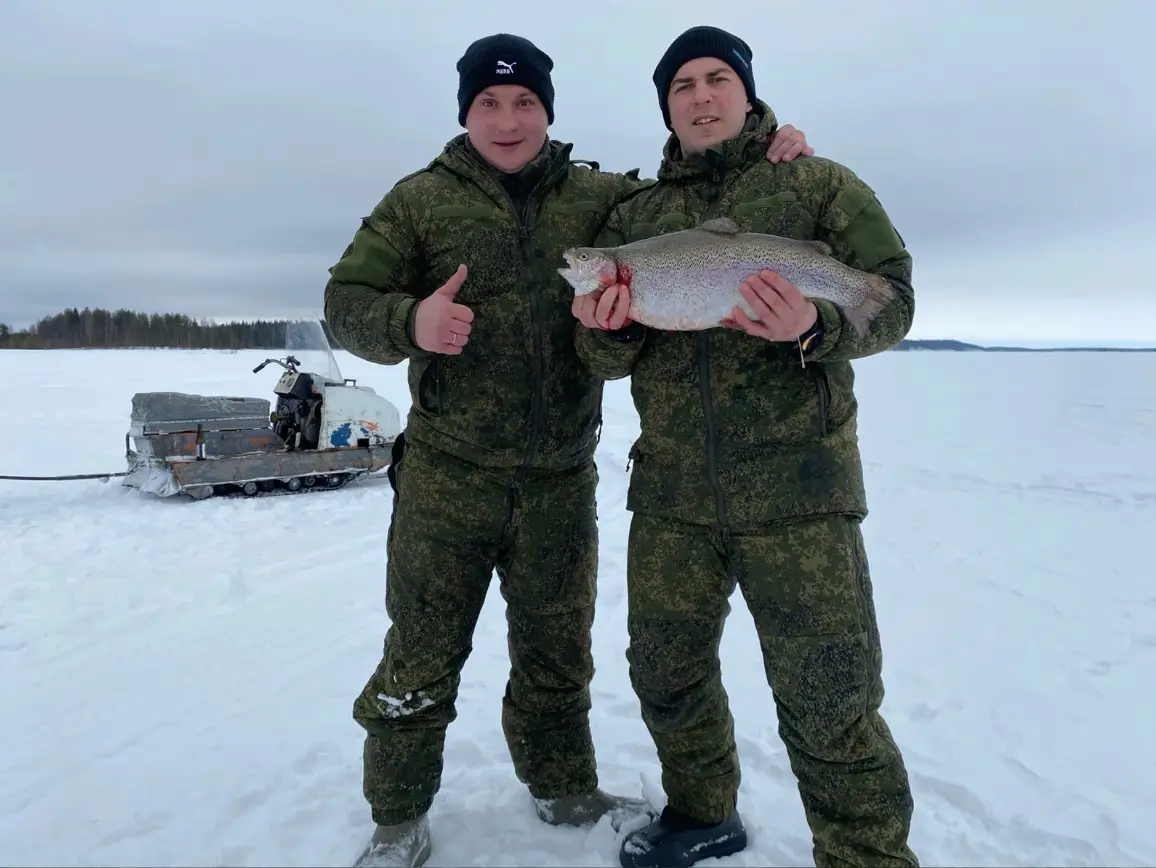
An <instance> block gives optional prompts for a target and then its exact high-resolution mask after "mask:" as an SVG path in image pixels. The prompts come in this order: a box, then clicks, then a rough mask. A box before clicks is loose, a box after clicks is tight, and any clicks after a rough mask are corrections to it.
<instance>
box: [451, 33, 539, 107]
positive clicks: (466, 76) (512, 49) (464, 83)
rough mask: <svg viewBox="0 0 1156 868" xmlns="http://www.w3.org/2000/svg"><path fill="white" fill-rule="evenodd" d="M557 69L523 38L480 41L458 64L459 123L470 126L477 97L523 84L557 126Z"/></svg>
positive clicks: (506, 35)
mask: <svg viewBox="0 0 1156 868" xmlns="http://www.w3.org/2000/svg"><path fill="white" fill-rule="evenodd" d="M553 69H554V61H553V60H551V59H550V57H549V55H547V54H546V53H545V52H544V51H542V50H541V49H540V48H538V46H536V45H535V44H534V43H533V42H531V41H530V40H528V39H523V38H522V37H521V36H513V35H511V34H509V33H496V34H494V35H493V36H485V37H483V38H481V39H479V40H477V41H476V42H474V43H472V44H471V45H470V47H469V48H467V49H466V53H465V54H463V55H462V59H461V60H459V61H458V123H459V124H461V125H462V126H463V127H464V126H465V125H466V114H467V113H468V112H469V110H470V104H471V103H473V101H474V97H476V96H477V95H478V94H479V93H481V92H482V91H483V90H485V89H486V88H487V87H492V86H493V85H496V84H520V85H522V86H523V87H526V88H529V89H530V90H532V91H533V92H534V93H535V94H537V96H538V99H540V100H542V105H543V106H545V108H546V119H547V120H548V121H549V123H554V84H553V82H552V81H551V80H550V72H551V71H552V70H553Z"/></svg>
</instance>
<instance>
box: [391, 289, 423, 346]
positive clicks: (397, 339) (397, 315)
mask: <svg viewBox="0 0 1156 868" xmlns="http://www.w3.org/2000/svg"><path fill="white" fill-rule="evenodd" d="M420 301H421V299H417V298H407V299H405V300H404V301H402V302H401V303H400V304H398V306H397V307H396V308H395V309H394V312H393V316H392V317H391V318H390V322H389V325H388V326H387V328H388V329H389V338H390V342H391V343H392V344H393V345H394V346H395V347H396V348H397V350H398V352H400V353H403V354H405V355H406V356H415V355H417V354H418V353H420V352H421V348H420V347H418V345H417V344H416V343H414V339H413V321H414V317H416V316H417V306H418V303H419V302H420Z"/></svg>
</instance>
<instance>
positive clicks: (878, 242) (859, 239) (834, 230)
mask: <svg viewBox="0 0 1156 868" xmlns="http://www.w3.org/2000/svg"><path fill="white" fill-rule="evenodd" d="M819 224H820V226H821V227H822V230H823V232H822V234H821V240H823V241H826V242H827V243H828V244H830V245H831V247H832V248H833V250H834V253H835V256H836V257H837V258H838V259H840V260H841V261H842V262H845V263H846V264H848V265H850V266H851V267H853V268H857V269H859V270H861V271H865V272H867V273H869V274H877V275H879V276H881V277H883V278H884V279H885V280H886V281H887V283H888V284H889V285H890V286H891V288H892V289H893V290H894V292H893V293H892V295H891V298H890V300H889V301H888V302H887V303H886V304H885V305H884V306H883V308H882V310H880V311H879V312H878V313H876V314H875V315H874V318H873V319H872V320H871V324H870V327H869V329H868V330H867V333H866V334H864V335H860V334H859V333H858V332H857V331H856V330H855V328H854V327H853V326H852V325H851V322H850V321H849V320H848V319H847V316H846V314H845V313H844V312H843V311H842V310H840V309H839V307H837V306H836V305H834V304H832V303H831V302H829V301H826V300H825V299H816V300H815V306H816V307H817V308H818V310H819V317H820V321H821V323H822V326H823V337H822V339H821V340H820V341H819V343H818V345H817V346H816V347H815V348H814V349H813V350H811V351H809V352H808V353H807V354H806V359H807V360H808V361H811V360H814V361H828V362H835V361H851V360H854V359H861V358H865V357H867V356H871V355H875V354H876V353H881V352H884V351H886V350H889V349H892V348H894V347H895V346H897V345H898V344H899V342H900V341H901V340H903V338H905V337H906V336H907V334H908V332H910V331H911V324H912V322H913V320H914V317H915V290H914V288H913V286H912V283H911V273H912V258H911V254H910V253H909V252H908V251H907V248H906V245H905V244H904V242H903V238H902V237H901V236H900V234H899V233H898V232H897V231H896V229H895V227H894V226H893V225H892V223H891V218H890V217H888V215H887V212H886V211H885V210H884V208H883V205H882V204H881V203H880V202H879V199H878V197H877V196H876V195H875V192H874V191H873V190H872V189H871V188H870V187H869V186H867V185H866V184H865V183H864V182H863V181H861V180H860V179H859V178H858V177H857V176H856V175H855V174H854V173H853V172H851V171H850V170H849V169H845V168H842V167H838V168H837V170H836V174H835V180H834V183H833V186H832V189H831V191H830V193H829V194H828V196H827V197H826V199H825V202H824V206H823V210H822V213H821V214H820V216H819Z"/></svg>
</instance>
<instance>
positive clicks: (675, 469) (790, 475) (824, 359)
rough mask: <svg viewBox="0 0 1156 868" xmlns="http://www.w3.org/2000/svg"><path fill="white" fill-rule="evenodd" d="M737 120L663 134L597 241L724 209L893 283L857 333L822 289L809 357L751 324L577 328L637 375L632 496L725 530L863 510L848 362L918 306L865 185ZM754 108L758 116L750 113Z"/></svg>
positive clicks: (640, 234) (599, 367)
mask: <svg viewBox="0 0 1156 868" xmlns="http://www.w3.org/2000/svg"><path fill="white" fill-rule="evenodd" d="M760 106H761V107H762V109H763V111H764V116H763V118H762V120H761V122H758V121H753V122H752V123H751V124H749V125H748V128H747V130H746V131H745V132H744V134H742V135H740V136H739V137H738V138H736V139H733V140H731V141H729V142H726V143H725V144H723V145H721V146H720V147H718V148H716V149H712V150H710V151H708V152H707V153H705V154H702V155H692V156H691V157H689V158H684V157H682V156H681V154H680V153H679V149H678V142H677V139H674V138H673V137H672V139H671V140H670V141H669V142H668V144H667V145H666V149H665V151H664V160H663V163H662V167H661V169H660V171H659V177H658V181H657V183H655V184H654V185H653V186H648V187H647V188H644V189H641V190H639V191H637V192H636V193H634V194H632V195H631V196H629V197H628V198H627V199H626V200H625V201H623V202H622V203H621V204H620V205H619V206H618V207H617V208H616V209H615V211H614V213H613V215H612V216H611V218H610V220H609V221H608V223H607V226H606V229H605V231H604V232H603V233H602V234H601V236H600V237H599V239H598V241H597V245H598V246H600V247H613V246H616V245H619V244H624V243H628V242H631V241H637V240H640V239H643V238H647V237H651V236H654V235H657V234H662V233H666V232H674V231H677V230H680V229H686V228H689V227H692V226H695V225H697V224H699V223H701V222H703V221H704V220H708V219H711V218H713V217H720V216H729V217H731V218H732V219H733V220H734V221H735V222H736V223H737V224H738V225H739V227H740V228H742V229H744V230H746V231H753V232H769V233H774V234H778V235H785V236H789V237H792V238H799V239H818V240H822V241H825V242H826V243H828V244H829V245H831V247H832V248H833V250H834V253H835V255H836V256H837V257H838V258H839V259H841V260H842V261H843V262H845V263H847V264H849V265H852V266H853V267H856V268H860V269H862V270H865V271H871V272H877V273H880V274H882V275H884V276H885V277H886V278H887V279H888V280H889V281H890V282H891V283H892V284H893V285H894V286H895V287H896V289H897V290H898V297H897V299H896V300H895V301H894V302H893V304H891V305H890V307H889V308H888V309H886V310H885V311H884V312H883V313H881V314H880V315H879V316H878V318H877V319H876V320H875V321H874V323H873V327H872V329H871V331H870V333H869V334H867V335H866V336H865V337H863V338H860V337H859V336H858V335H857V334H856V333H855V332H854V330H853V329H852V328H851V326H850V325H849V324H848V323H846V321H845V320H844V319H843V318H842V316H841V315H840V312H839V310H838V308H837V307H835V306H834V305H832V304H830V303H829V302H826V301H823V300H819V301H817V302H816V304H817V307H818V309H819V314H820V316H821V318H822V323H823V326H824V328H825V330H826V335H825V337H824V338H823V340H822V341H821V342H820V344H819V345H818V347H817V348H814V349H813V350H812V351H810V352H809V353H808V355H807V357H806V361H805V364H803V363H802V360H801V358H800V348H799V345H798V343H797V342H782V343H772V342H768V341H766V340H764V339H762V338H757V337H752V336H750V335H747V334H745V333H744V332H741V331H737V330H732V329H726V328H717V329H710V330H707V331H703V332H697V333H687V332H681V333H680V332H662V331H657V330H653V329H641V328H639V329H637V330H636V334H635V336H633V338H632V339H626V337H624V336H623V335H618V336H614V335H610V334H608V333H606V332H601V331H597V330H587V329H586V328H584V327H582V326H581V325H579V326H578V327H577V336H576V342H577V345H578V347H579V353H580V355H581V356H582V357H583V359H584V360H585V361H586V363H587V364H588V365H589V367H590V369H591V370H592V371H593V372H594V373H595V374H597V375H599V376H601V377H604V378H606V379H618V378H621V377H625V376H627V375H630V376H631V378H632V381H631V391H632V394H633V396H634V403H635V406H636V408H637V409H638V413H639V416H640V421H641V435H640V437H639V439H638V440H637V442H636V443H635V444H634V447H633V449H632V450H631V455H630V457H631V461H630V464H631V465H632V466H633V473H632V475H631V479H630V491H629V495H628V498H627V508H628V509H631V510H635V511H639V512H645V513H649V514H653V515H659V516H667V517H670V518H675V519H679V520H682V521H688V522H695V523H702V524H712V525H716V526H717V525H721V526H722V527H723V529H724V530H725V529H727V528H730V529H738V528H740V527H750V526H754V525H758V524H760V523H763V522H769V521H777V520H782V519H789V518H793V517H801V516H807V515H815V514H822V513H830V512H839V513H849V514H855V515H861V516H863V515H866V512H867V504H866V495H865V492H864V484H863V471H862V465H861V460H860V455H859V448H858V436H857V403H856V398H855V393H854V389H853V384H854V373H853V371H852V367H851V360H852V359H857V358H863V357H864V356H868V355H871V354H874V353H878V352H882V351H883V350H886V349H888V348H890V347H893V346H895V345H896V344H898V343H899V341H900V340H901V339H902V338H903V337H904V335H906V334H907V332H908V330H909V329H910V327H911V321H912V317H913V315H914V292H913V290H912V287H911V264H912V263H911V257H910V255H909V254H908V253H907V251H906V249H905V246H904V243H903V240H902V238H901V237H900V236H899V234H898V233H897V232H896V231H895V229H894V228H893V227H892V224H891V222H890V220H889V219H888V217H887V214H886V213H885V212H884V210H883V207H882V205H880V204H879V201H878V200H877V198H876V196H875V194H874V192H873V191H872V190H871V189H870V188H869V187H868V186H867V185H866V184H864V183H863V182H862V181H861V180H859V178H857V177H856V176H855V175H854V174H853V173H852V172H851V171H849V170H848V169H846V168H844V167H843V166H841V165H839V164H838V163H835V162H832V161H831V160H827V159H822V158H819V157H809V158H798V159H796V160H794V161H792V162H789V163H778V164H771V163H768V162H767V161H766V160H765V159H763V152H762V148H761V147H759V145H758V144H757V140H756V137H757V136H761V135H765V134H766V133H768V132H771V131H773V129H774V128H775V125H776V122H775V118H774V115H773V113H772V112H771V110H770V109H769V108H768V107H767V106H765V105H764V104H762V103H760ZM756 117H757V116H756Z"/></svg>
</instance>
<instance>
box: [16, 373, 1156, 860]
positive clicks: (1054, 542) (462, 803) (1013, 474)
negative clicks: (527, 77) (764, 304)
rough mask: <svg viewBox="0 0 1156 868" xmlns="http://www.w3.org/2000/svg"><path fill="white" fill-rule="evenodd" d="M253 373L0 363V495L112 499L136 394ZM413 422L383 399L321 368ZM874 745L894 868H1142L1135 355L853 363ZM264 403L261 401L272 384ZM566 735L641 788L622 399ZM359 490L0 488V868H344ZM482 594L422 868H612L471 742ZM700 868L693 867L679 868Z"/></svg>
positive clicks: (1141, 589)
mask: <svg viewBox="0 0 1156 868" xmlns="http://www.w3.org/2000/svg"><path fill="white" fill-rule="evenodd" d="M264 355H265V354H264V353H238V354H230V353H208V352H175V351H172V352H152V351H149V352H146V351H140V352H84V351H79V352H67V351H61V352H48V353H34V352H27V353H19V352H2V353H0V381H2V382H3V383H4V386H5V388H4V393H5V394H4V397H5V407H6V409H7V412H6V413H5V419H6V420H7V424H6V425H4V426H3V427H2V428H0V473H7V474H34V473H44V474H50V473H52V474H55V473H85V472H99V471H106V470H107V471H117V470H120V469H122V467H123V459H122V454H123V443H124V433H125V430H126V428H127V425H128V413H129V402H130V398H131V396H132V393H133V392H134V391H138V390H139V391H144V390H166V389H169V390H187V391H199V392H205V393H225V394H244V395H256V396H262V397H263V396H268V395H269V394H270V390H271V389H272V385H273V382H274V380H275V378H276V373H277V372H276V371H272V369H267V370H266V371H265V372H263V373H262V374H261V375H258V376H254V375H253V374H252V373H251V370H252V368H253V366H254V365H255V364H256V362H257V361H259V360H260V359H261V358H263V356H264ZM339 359H340V362H341V364H342V366H343V369H344V373H345V375H346V376H355V377H357V378H358V379H359V381H361V382H362V383H365V384H368V385H371V386H373V387H375V388H377V389H378V390H379V391H380V392H381V393H383V394H385V395H387V396H389V397H391V398H392V399H393V400H394V401H395V402H397V403H398V405H399V407H400V408H401V409H402V411H403V413H404V412H405V410H406V409H408V403H409V402H408V398H407V396H406V391H405V368H404V367H396V368H382V367H376V366H373V365H369V364H367V363H363V362H360V361H358V360H356V359H352V358H351V357H349V356H348V355H346V354H340V356H339ZM857 370H858V378H859V379H858V394H859V397H860V401H861V407H862V409H861V439H862V444H863V450H864V455H865V461H866V463H867V468H868V484H869V493H870V499H871V504H872V507H873V512H872V515H871V516H870V517H869V518H868V521H867V523H866V526H865V530H866V534H867V539H868V545H869V551H870V555H871V560H872V568H873V575H874V581H875V587H876V591H877V604H878V608H879V617H880V619H881V628H882V635H883V642H884V652H885V666H886V672H885V677H886V681H887V687H888V694H887V701H886V706H885V713H886V717H887V720H888V722H889V723H890V725H891V726H892V728H893V730H894V732H895V735H896V737H897V738H898V740H899V743H900V745H901V747H902V748H903V750H904V752H905V755H906V759H907V762H908V764H909V768H910V772H911V775H912V779H913V784H914V788H915V793H916V799H917V806H916V814H915V821H914V830H913V835H912V843H913V846H914V848H915V850H916V852H917V853H918V854H919V856H920V857H921V859H922V861H923V863H924V864H925V865H962V864H969V865H1145V864H1146V865H1152V864H1156V823H1154V822H1153V819H1154V818H1156V795H1154V793H1156V783H1154V781H1156V759H1154V757H1156V726H1154V724H1153V706H1154V703H1153V691H1154V690H1156V585H1154V583H1153V581H1152V563H1153V561H1154V560H1156V558H1154V557H1153V556H1154V555H1156V469H1154V462H1153V460H1152V454H1153V453H1152V448H1153V443H1154V442H1156V355H1111V354H1102V355H1101V354H1070V355H1069V354H1059V355H1052V354H1049V355H1022V354H1008V355H1004V354H996V355H993V354H982V355H981V354H952V353H890V354H886V355H884V356H881V357H877V358H874V359H870V360H867V361H864V362H861V363H858V364H857ZM270 371H272V372H270ZM606 403H607V409H606V414H605V415H606V424H605V428H604V432H603V441H602V444H601V447H600V449H599V453H598V458H599V465H600V468H601V474H602V476H601V487H600V490H599V498H600V502H601V507H600V514H601V516H602V535H603V536H602V539H603V543H602V546H603V547H602V561H601V588H600V599H599V611H598V617H597V621H596V624H595V643H596V660H597V663H598V667H599V668H598V674H597V677H596V679H595V683H594V713H593V726H594V730H595V736H596V740H597V745H598V751H599V757H600V763H601V774H602V781H603V784H604V785H605V786H607V787H609V788H610V789H613V790H618V791H621V792H626V793H631V794H635V795H637V794H639V793H640V792H641V791H642V787H643V779H645V780H646V781H647V782H648V784H647V786H648V788H654V789H657V782H658V780H659V770H658V766H657V762H656V759H655V754H654V749H653V747H652V745H651V743H650V740H649V738H648V737H647V734H646V731H645V729H644V728H643V725H642V723H641V722H640V720H639V717H638V709H637V704H636V702H635V699H634V696H633V694H632V693H631V690H630V685H629V681H628V679H627V674H626V668H625V665H624V663H623V652H624V648H625V643H626V631H625V605H624V603H625V589H624V580H623V567H624V557H623V550H624V543H625V539H626V531H627V513H626V512H625V511H624V509H623V503H624V493H625V483H626V479H627V477H626V473H625V466H626V455H627V449H628V447H629V445H630V443H631V441H632V439H633V437H634V435H635V433H636V431H637V424H638V423H637V417H636V415H635V413H634V410H633V408H632V406H631V404H630V399H629V392H628V384H627V383H626V382H619V383H614V384H611V385H610V386H609V388H608V393H607V398H606ZM389 507H390V493H389V488H388V485H387V483H386V482H385V481H384V480H373V481H368V482H363V483H358V484H355V485H353V486H350V487H349V488H347V489H344V490H341V491H334V492H321V493H315V494H306V495H297V496H293V497H273V498H266V499H259V500H233V501H207V502H203V503H189V502H177V501H175V500H158V499H156V498H149V497H145V496H141V495H140V494H139V493H136V492H133V491H130V490H127V489H123V488H121V487H120V486H118V484H117V480H113V481H112V482H110V483H108V484H101V483H100V482H96V481H85V482H67V483H61V482H51V483H49V482H34V483H33V482H0V745H2V747H0V862H3V863H5V864H13V865H15V864H19V865H107V864H116V865H133V866H158V865H171V866H177V865H197V866H200V865H221V864H228V865H297V866H318V865H336V866H343V865H349V864H350V863H351V861H352V860H353V859H354V858H355V856H356V855H357V853H358V852H359V851H360V849H361V847H362V846H363V844H364V842H365V840H366V839H367V836H368V835H369V834H370V832H371V821H370V818H369V815H368V812H367V809H366V806H365V804H364V802H363V801H362V796H361V780H360V774H361V759H360V755H361V732H360V730H359V729H358V728H357V726H356V725H355V724H354V722H353V721H352V719H351V717H350V713H351V704H352V701H353V698H354V696H355V695H356V694H357V692H358V691H359V690H360V689H361V687H362V684H363V683H364V681H365V679H366V678H367V677H368V675H369V674H370V672H371V671H372V670H373V667H374V665H375V664H376V662H377V658H378V654H379V653H380V651H381V642H382V636H383V634H384V631H385V628H386V618H385V614H384V603H383V594H384V568H385V538H386V531H387V528H388V523H389ZM757 650H758V648H757V644H756V641H755V636H754V633H753V631H752V628H751V623H750V617H749V615H748V614H747V613H746V610H745V607H744V606H743V604H742V602H741V598H737V597H736V605H735V612H734V616H733V617H732V619H731V621H730V623H729V629H728V631H727V634H726V639H725V642H724V647H723V658H724V659H723V665H724V671H725V681H726V685H727V687H728V690H729V691H730V695H731V698H732V703H733V709H734V715H735V718H736V725H737V731H738V733H739V747H740V751H741V756H742V762H743V770H744V780H743V786H742V793H741V807H742V808H743V810H744V813H745V817H746V820H747V823H748V827H749V829H750V837H751V845H750V847H749V849H748V850H747V851H746V852H744V853H742V854H739V855H737V856H734V857H731V858H728V859H725V860H717V861H716V862H715V863H714V864H720V865H722V864H727V865H752V866H753V865H797V864H805V863H808V862H809V861H810V858H811V856H810V836H809V833H808V830H807V827H806V825H805V823H804V820H803V814H802V810H801V808H800V805H799V798H798V795H797V791H796V790H795V784H794V779H793V778H792V776H791V773H790V770H789V767H788V765H787V759H786V756H785V754H784V751H783V747H782V744H781V742H780V740H779V738H778V736H777V734H776V730H775V721H774V712H773V705H772V702H771V697H770V693H769V690H768V689H767V687H766V685H765V683H764V681H763V669H762V665H761V663H760V662H759V658H758V654H757ZM506 671H507V657H506V645H505V623H504V620H503V612H502V608H501V598H500V596H499V595H498V594H497V592H496V591H492V592H491V594H490V596H489V598H488V602H487V606H486V609H485V611H484V613H483V615H482V619H481V622H480V624H479V625H478V633H477V639H476V646H475V650H474V653H473V656H472V657H471V659H470V660H469V662H468V663H467V666H466V670H465V673H464V678H463V686H462V695H461V706H460V708H461V717H460V718H459V720H458V722H457V723H455V724H454V725H453V726H451V728H450V731H449V737H448V743H447V747H446V770H445V778H444V785H443V789H442V792H441V794H440V795H439V797H438V799H437V801H436V803H435V807H434V810H433V813H432V815H431V818H432V821H433V832H434V846H433V855H432V858H431V861H430V864H431V865H537V866H545V865H616V864H617V858H616V854H617V845H616V842H615V840H614V837H615V836H614V834H613V833H612V832H611V830H610V829H609V827H608V825H607V824H606V823H605V822H604V823H603V824H602V825H599V826H597V827H595V828H593V829H590V830H572V829H555V828H550V827H547V826H545V825H543V824H542V823H540V822H539V821H537V820H536V819H535V817H534V815H533V811H532V808H531V805H530V801H529V797H528V796H527V794H526V793H525V791H524V790H523V788H522V787H521V786H520V785H519V784H518V783H517V781H516V779H515V778H514V776H513V772H512V770H511V766H510V763H509V759H508V755H507V753H506V748H505V745H504V743H503V741H502V737H501V729H500V699H501V696H502V690H503V685H504V680H505V673H506ZM705 864H711V863H705Z"/></svg>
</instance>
